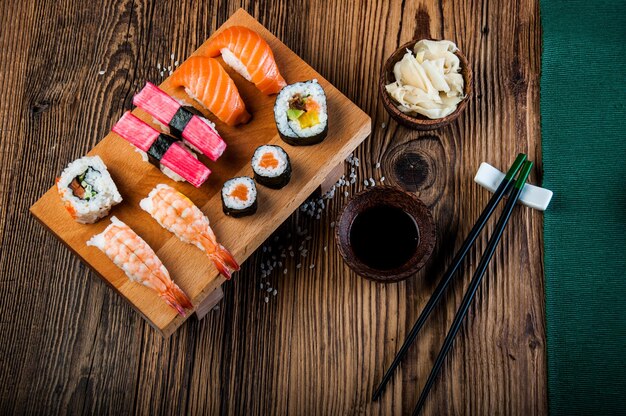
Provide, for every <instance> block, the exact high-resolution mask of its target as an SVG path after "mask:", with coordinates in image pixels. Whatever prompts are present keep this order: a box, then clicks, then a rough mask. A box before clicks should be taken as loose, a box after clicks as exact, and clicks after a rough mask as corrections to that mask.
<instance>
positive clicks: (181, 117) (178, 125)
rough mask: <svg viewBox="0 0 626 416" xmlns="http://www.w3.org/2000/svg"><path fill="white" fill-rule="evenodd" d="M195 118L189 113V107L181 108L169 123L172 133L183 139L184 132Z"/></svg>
mask: <svg viewBox="0 0 626 416" xmlns="http://www.w3.org/2000/svg"><path fill="white" fill-rule="evenodd" d="M193 116H194V114H193V113H192V112H191V111H189V107H182V106H181V107H179V108H178V111H176V114H174V117H172V119H171V120H170V122H169V126H170V132H171V133H172V134H173V135H174V136H176V137H181V136H182V135H183V130H185V127H187V124H188V123H189V120H191V118H192V117H193Z"/></svg>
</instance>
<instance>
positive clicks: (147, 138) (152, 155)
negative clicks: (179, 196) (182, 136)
mask: <svg viewBox="0 0 626 416" xmlns="http://www.w3.org/2000/svg"><path fill="white" fill-rule="evenodd" d="M112 130H113V131H114V132H115V133H117V134H119V135H120V136H122V138H123V139H125V140H127V141H128V142H130V143H131V144H132V145H133V146H135V147H136V148H137V150H138V151H139V152H140V153H141V156H142V157H143V159H144V161H146V162H148V161H149V162H150V163H152V164H153V165H154V166H156V167H159V168H160V169H161V171H162V172H163V173H164V174H165V175H166V176H167V177H169V178H170V179H173V180H175V181H179V182H182V181H187V182H189V183H190V184H192V185H193V186H195V187H196V188H199V187H200V185H202V184H203V183H204V181H206V179H207V178H208V177H209V175H210V174H211V171H210V170H209V168H207V167H206V166H204V165H203V164H202V163H201V162H200V161H199V160H198V159H197V158H196V156H195V155H194V154H193V153H192V152H191V151H190V150H189V149H187V148H186V147H185V145H184V144H182V142H181V141H180V140H178V139H176V138H174V137H172V136H169V135H167V134H163V133H160V132H159V131H157V130H155V129H153V128H152V127H150V126H149V125H148V124H146V123H145V122H143V121H142V120H140V119H139V118H137V117H135V116H134V115H133V114H132V113H131V112H130V111H127V112H126V113H124V115H123V116H122V118H121V119H120V120H119V121H118V122H117V123H116V124H115V126H113V129H112Z"/></svg>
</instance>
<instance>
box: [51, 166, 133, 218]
mask: <svg viewBox="0 0 626 416" xmlns="http://www.w3.org/2000/svg"><path fill="white" fill-rule="evenodd" d="M57 191H58V192H59V195H60V196H61V200H62V201H63V204H64V205H65V208H66V209H67V211H68V212H69V213H70V215H71V216H72V218H74V219H75V220H76V221H77V222H79V223H81V224H93V223H94V222H96V221H98V220H99V219H101V218H103V217H105V216H106V215H108V213H109V211H110V210H111V207H113V206H114V205H116V204H119V203H120V202H122V196H121V195H120V193H119V192H118V190H117V187H116V186H115V183H114V182H113V179H112V178H111V175H110V174H109V171H108V170H107V167H106V165H105V164H104V162H103V161H102V159H100V157H99V156H85V157H82V158H80V159H77V160H75V161H73V162H72V163H70V164H69V165H67V167H66V168H65V170H63V172H62V173H61V176H60V177H58V178H57Z"/></svg>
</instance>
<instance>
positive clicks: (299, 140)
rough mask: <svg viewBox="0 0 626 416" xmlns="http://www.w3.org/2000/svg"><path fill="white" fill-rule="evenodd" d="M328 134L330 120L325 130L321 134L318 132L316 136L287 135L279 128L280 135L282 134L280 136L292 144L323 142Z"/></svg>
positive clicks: (307, 144)
mask: <svg viewBox="0 0 626 416" xmlns="http://www.w3.org/2000/svg"><path fill="white" fill-rule="evenodd" d="M327 134H328V122H326V126H325V127H324V130H322V131H321V132H320V133H319V134H316V135H314V136H309V137H292V136H285V135H284V134H283V133H281V131H280V130H278V135H279V136H280V138H281V139H283V141H284V142H285V143H287V144H290V145H292V146H311V145H313V144H318V143H321V142H322V141H323V140H324V139H325V138H326V135H327Z"/></svg>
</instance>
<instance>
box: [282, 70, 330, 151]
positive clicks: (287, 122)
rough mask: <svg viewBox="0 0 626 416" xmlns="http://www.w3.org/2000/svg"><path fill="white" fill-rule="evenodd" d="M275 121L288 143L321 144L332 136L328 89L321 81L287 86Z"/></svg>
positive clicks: (297, 144) (302, 144)
mask: <svg viewBox="0 0 626 416" xmlns="http://www.w3.org/2000/svg"><path fill="white" fill-rule="evenodd" d="M274 118H275V120H276V127H277V128H278V134H279V135H280V137H281V139H283V140H284V141H285V142H286V143H288V144H290V145H292V146H307V145H312V144H316V143H319V142H321V141H322V140H324V139H325V138H326V134H327V133H328V112H327V108H326V94H325V93H324V89H323V88H322V86H321V85H320V84H319V83H318V82H317V80H312V81H306V82H296V83H295V84H291V85H287V86H286V87H285V88H283V89H282V90H281V91H280V93H279V94H278V96H277V97H276V104H274Z"/></svg>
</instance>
